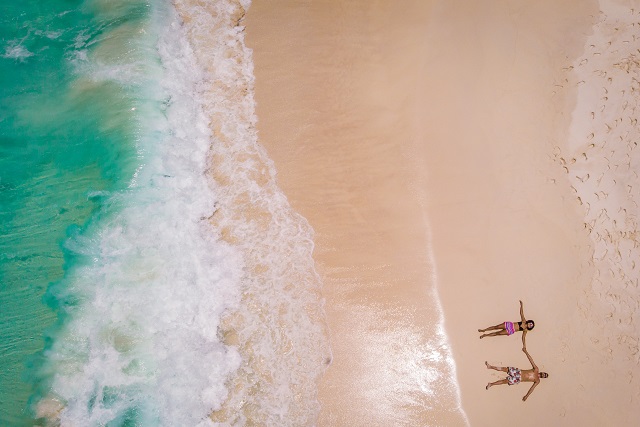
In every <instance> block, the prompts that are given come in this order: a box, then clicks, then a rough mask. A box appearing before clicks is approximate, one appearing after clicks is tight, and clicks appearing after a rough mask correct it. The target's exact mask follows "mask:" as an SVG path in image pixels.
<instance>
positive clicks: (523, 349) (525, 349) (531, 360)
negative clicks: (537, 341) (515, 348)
mask: <svg viewBox="0 0 640 427" xmlns="http://www.w3.org/2000/svg"><path fill="white" fill-rule="evenodd" d="M522 351H524V354H526V355H527V359H529V363H531V367H532V368H533V369H535V370H538V367H537V366H536V362H534V361H533V357H531V355H530V354H529V352H528V351H527V346H525V345H523V346H522Z"/></svg>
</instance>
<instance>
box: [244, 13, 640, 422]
mask: <svg viewBox="0 0 640 427" xmlns="http://www.w3.org/2000/svg"><path fill="white" fill-rule="evenodd" d="M613 2H614V3H615V1H613ZM609 3H610V2H609ZM598 7H599V4H598V2H597V1H595V0H594V1H591V2H590V3H589V5H588V7H585V4H584V2H580V1H577V0H576V1H569V2H563V3H562V4H557V3H556V2H552V1H543V2H538V3H536V4H527V5H522V4H520V3H517V2H514V1H512V2H506V3H500V4H498V3H497V2H492V3H488V4H483V5H469V4H462V2H446V3H445V2H438V1H429V2H418V1H416V2H409V3H407V4H405V5H404V7H403V8H401V9H398V8H397V7H394V5H393V4H392V2H379V3H377V4H376V5H375V6H372V5H369V4H367V3H366V2H362V4H350V5H341V6H340V7H338V6H336V5H333V4H331V3H330V2H314V3H310V4H296V3H293V2H288V1H284V0H281V1H277V2H275V3H273V2H271V3H269V5H266V3H265V2H260V1H258V0H254V3H253V5H252V6H251V8H250V9H249V12H248V16H247V21H246V23H247V44H248V46H249V47H250V48H252V49H253V51H254V54H253V56H254V64H255V72H254V73H255V76H256V100H257V106H258V107H257V115H258V118H259V121H258V131H259V141H260V143H261V144H262V145H264V146H265V147H266V149H267V151H268V153H269V156H270V157H271V158H272V159H273V161H274V163H275V164H276V169H277V171H278V177H277V179H278V183H279V185H280V186H281V188H282V189H283V191H284V192H285V194H286V195H287V197H288V198H289V200H290V202H291V204H292V206H293V207H294V209H295V210H296V211H297V212H300V213H301V214H302V215H303V216H304V217H305V218H307V220H308V221H309V223H310V224H311V226H312V227H313V228H314V229H315V232H316V237H315V242H316V248H315V251H314V258H315V260H316V263H317V266H318V270H319V272H320V274H321V276H322V277H323V281H324V291H323V292H324V295H325V298H326V307H325V309H326V312H327V318H328V322H329V327H330V330H331V345H332V350H333V355H334V361H333V364H332V365H331V366H330V367H329V369H328V371H327V373H326V374H325V376H324V377H323V379H322V380H321V383H320V386H319V400H320V403H321V406H322V409H321V414H320V419H319V425H326V426H334V425H344V424H356V425H359V424H358V423H362V425H364V424H366V425H389V422H390V420H393V422H394V423H395V424H396V425H416V422H418V424H420V423H423V424H428V423H429V422H434V420H437V423H440V424H446V425H469V424H471V425H489V424H496V425H502V424H505V425H506V424H507V423H510V422H512V420H513V419H518V420H519V421H518V422H519V424H521V425H523V426H529V425H530V426H537V425H543V424H548V425H567V426H570V425H576V424H582V425H594V424H593V422H594V420H598V419H600V420H601V421H604V420H603V418H601V417H606V421H607V422H614V423H615V422H619V423H620V425H623V424H624V423H625V422H627V421H629V420H630V419H631V418H630V417H633V414H634V413H637V412H638V411H637V404H636V403H635V402H636V400H637V398H638V396H636V395H634V394H633V393H629V390H630V388H629V387H633V381H635V380H633V381H630V382H629V385H628V386H627V385H624V386H618V385H617V384H616V378H617V379H618V380H619V379H620V378H626V377H625V375H626V373H627V370H629V369H631V371H630V372H632V369H633V366H635V365H633V363H635V362H634V361H633V360H625V361H624V366H615V367H614V366H613V365H612V364H611V363H612V362H611V360H616V361H620V360H621V359H622V357H621V356H620V355H618V356H616V357H613V358H609V361H608V362H607V363H608V365H607V367H606V369H604V368H603V367H602V365H601V364H602V362H603V358H604V359H605V360H606V359H607V355H606V351H607V349H606V348H604V347H603V346H602V344H600V345H594V342H597V341H598V340H601V341H604V340H607V341H608V340H609V338H608V337H606V336H605V335H603V333H602V325H601V324H599V323H598V322H597V321H595V320H597V319H596V318H595V317H593V316H592V317H591V318H589V317H588V316H587V315H586V314H585V313H587V312H588V310H589V308H590V305H589V304H594V301H595V300H594V298H595V297H593V298H592V297H589V295H595V293H594V282H593V277H594V274H597V273H596V271H595V270H594V269H593V267H592V266H591V265H590V261H591V260H592V257H593V254H594V251H593V245H592V243H591V241H590V239H589V235H588V233H587V232H586V231H585V227H584V224H583V216H584V211H583V210H582V207H581V205H580V203H579V200H578V199H577V198H576V194H575V192H574V191H572V187H571V185H572V183H571V182H570V180H569V179H568V177H567V174H566V172H565V170H564V169H563V168H562V166H563V165H560V164H559V163H558V162H559V160H558V157H559V156H560V153H562V154H563V155H564V154H565V153H564V152H563V151H562V150H565V149H566V147H567V146H568V139H569V135H570V132H569V127H570V125H571V123H572V120H574V117H573V114H574V111H575V109H576V108H577V107H578V98H577V89H576V87H577V86H576V85H577V82H575V81H572V80H571V79H572V78H573V77H572V74H571V73H572V69H573V67H574V66H573V65H572V64H573V61H575V60H576V59H577V58H579V57H580V55H582V54H583V51H584V48H585V42H586V41H587V38H588V37H589V35H590V34H591V33H592V32H593V29H594V27H593V25H595V24H596V20H597V17H598ZM578 11H579V13H578ZM390 16H392V17H393V18H390ZM399 22H401V23H402V25H399V24H398V23H399ZM431 239H432V241H433V245H432V250H433V252H432V253H430V250H431V248H430V246H429V245H430V240H431ZM427 283H428V284H430V285H431V286H437V288H436V287H432V288H429V289H432V290H435V292H436V293H437V294H438V295H439V299H440V302H441V304H442V309H443V310H444V315H445V319H444V322H445V325H444V328H446V332H447V334H448V343H446V342H445V343H443V344H442V348H443V349H444V350H445V351H444V353H443V354H444V355H445V356H444V357H445V358H446V357H447V355H449V356H450V355H451V354H453V356H454V359H455V369H452V370H450V371H448V372H447V374H446V375H444V376H447V375H448V376H449V377H450V376H451V375H454V374H453V373H452V372H453V371H454V370H457V384H459V387H460V394H461V398H462V403H461V405H462V408H463V409H461V408H460V407H459V406H460V405H459V403H457V400H456V399H458V396H457V395H456V393H457V390H456V387H457V385H456V381H453V383H451V384H449V385H448V386H447V387H442V384H444V383H440V384H439V388H438V387H436V388H435V389H433V390H435V394H432V395H429V392H425V391H424V390H421V389H420V387H419V386H418V383H416V382H413V383H411V382H410V381H404V379H407V378H410V377H411V373H410V372H408V371H402V370H395V371H394V370H393V369H391V371H393V375H391V376H389V375H387V373H388V372H389V371H388V370H387V368H388V367H389V366H394V365H393V364H394V362H395V361H396V360H397V359H398V358H402V357H403V356H406V355H409V356H411V355H412V354H413V355H415V353H412V351H411V346H410V345H405V344H407V343H408V342H410V341H411V339H412V340H414V341H413V342H414V343H416V342H418V343H423V342H424V341H421V339H422V338H425V337H430V338H433V337H434V336H435V335H436V332H434V330H433V329H430V328H432V327H433V325H434V324H438V320H437V318H438V316H437V314H434V313H437V311H438V308H437V306H438V303H437V299H438V298H435V299H434V298H432V297H430V296H429V292H428V290H427V288H425V287H424V286H422V285H423V284H427ZM585 295H587V296H588V297H585ZM519 299H521V300H523V301H524V312H525V315H526V316H527V317H528V318H532V319H534V320H535V321H536V329H535V330H534V331H532V332H531V333H530V334H528V335H527V345H528V349H529V352H530V353H531V355H532V357H533V358H534V360H535V361H536V363H537V364H538V365H539V367H540V369H541V370H543V371H547V372H549V373H550V378H549V379H547V380H543V383H542V384H541V385H540V386H539V387H538V388H537V389H536V392H535V393H534V394H533V395H532V397H531V398H530V399H529V400H528V401H527V403H526V405H522V403H521V398H522V396H524V395H525V393H526V392H527V390H528V387H527V385H524V384H523V385H520V387H497V388H492V389H491V390H490V391H485V389H484V386H485V385H486V383H487V382H489V381H495V380H496V379H499V378H501V376H500V375H498V373H495V372H493V371H487V369H486V368H485V366H484V361H485V360H487V361H489V363H491V364H494V365H502V366H519V367H522V368H523V369H526V368H528V361H527V358H526V356H525V355H524V354H523V353H522V351H521V343H520V340H519V338H520V336H519V335H517V336H516V337H509V338H506V337H498V338H489V339H488V340H487V339H485V340H482V341H481V340H479V339H478V335H479V334H478V333H477V329H478V328H484V327H487V326H489V325H493V324H496V323H498V322H502V321H505V320H510V321H513V320H518V317H519V314H518V300H519ZM434 300H435V301H434ZM596 300H597V298H596ZM422 304H427V305H429V304H431V305H430V307H429V308H424V307H422V306H421V305H422ZM373 332H375V333H373ZM408 337H410V338H411V339H408ZM416 337H419V338H416ZM631 338H632V336H631ZM631 338H629V339H631ZM416 339H417V341H416ZM394 340H396V342H398V343H399V345H398V346H397V348H396V349H395V350H396V351H395V352H394V351H392V350H391V349H390V348H391V347H389V346H388V345H387V341H391V342H394ZM403 340H404V341H403ZM594 340H595V341H594ZM611 348H613V347H609V350H610V349H611ZM398 349H399V350H398ZM389 354H392V355H393V357H392V358H388V357H387V358H385V356H388V355H389ZM415 360H417V359H415V358H414V359H413V361H415ZM401 364H404V365H411V363H410V362H409V361H408V360H403V361H402V363H401ZM428 364H429V363H428V361H427V360H424V359H423V360H422V361H421V362H419V363H418V365H416V366H418V367H419V368H420V369H421V368H424V367H425V366H426V365H428ZM636 364H637V363H636ZM420 369H418V371H419V370H420ZM427 372H428V370H427ZM433 372H434V371H431V373H433ZM443 372H444V371H443ZM610 373H612V374H613V375H612V376H611V377H610V376H609V374H610ZM439 374H442V372H440V373H439ZM454 376H455V375H454ZM362 378H364V380H363V379H362ZM454 380H455V378H454ZM598 382H600V383H601V384H606V386H607V393H608V395H607V397H606V398H603V396H601V392H600V389H601V388H600V387H601V386H600V387H599V386H598ZM389 384H394V385H395V386H396V388H395V390H394V389H393V388H392V387H389ZM412 387H413V391H411V388H412ZM412 392H413V396H414V397H415V396H419V397H417V398H416V399H415V400H414V401H413V403H414V404H415V405H414V406H411V405H409V406H408V407H409V408H410V409H409V410H405V409H406V408H407V406H405V407H402V405H400V406H394V405H392V404H388V402H389V400H390V399H391V400H393V398H394V397H397V401H403V399H404V398H405V397H407V396H410V395H412ZM385 393H387V394H386V395H384V396H382V395H381V394H385ZM388 393H391V398H390V397H389V394H388ZM394 393H397V394H396V395H394ZM629 394H631V396H630V397H629ZM636 394H637V393H636ZM433 396H436V397H435V398H433ZM629 398H630V399H631V403H633V404H634V405H636V406H633V407H632V408H630V410H628V411H625V410H624V408H625V404H624V403H622V402H625V403H626V402H627V401H628V399H629ZM421 399H422V400H421ZM443 400H449V402H450V403H451V402H453V404H452V405H451V406H450V407H449V408H448V409H447V410H443V411H442V412H437V411H436V412H434V413H429V412H428V411H426V410H424V408H425V407H426V406H428V404H430V403H431V402H433V401H436V402H441V401H443ZM405 402H406V401H405ZM396 403H397V402H396ZM596 406H597V407H598V408H599V409H598V413H596V412H595V411H596V409H595V408H596ZM380 408H382V409H381V410H380ZM467 417H468V418H467ZM417 420H419V421H417ZM443 420H446V421H443ZM412 423H413V424H412Z"/></svg>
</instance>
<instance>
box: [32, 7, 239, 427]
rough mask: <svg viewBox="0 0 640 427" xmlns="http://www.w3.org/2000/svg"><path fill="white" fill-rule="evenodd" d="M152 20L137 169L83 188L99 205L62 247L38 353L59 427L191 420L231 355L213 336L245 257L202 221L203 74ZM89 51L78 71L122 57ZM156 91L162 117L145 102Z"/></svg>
mask: <svg viewBox="0 0 640 427" xmlns="http://www.w3.org/2000/svg"><path fill="white" fill-rule="evenodd" d="M167 13H168V14H169V15H172V14H171V13H170V12H167ZM158 19H161V18H158ZM162 19H164V20H168V21H169V22H170V23H171V24H170V25H171V27H170V31H165V32H164V35H163V37H162V38H161V40H160V41H159V42H158V45H159V51H160V54H161V57H162V67H163V70H160V69H158V68H156V69H154V68H153V67H151V68H149V67H147V71H150V72H152V73H151V74H152V75H151V76H149V75H145V77H146V78H149V79H150V81H151V82H152V83H157V82H154V80H155V79H156V78H161V83H162V84H161V87H162V91H161V92H160V93H157V91H155V90H154V89H153V88H152V87H148V88H147V89H146V91H147V92H148V93H147V95H148V98H149V99H150V100H151V101H154V102H151V103H146V104H143V108H135V107H134V108H132V109H131V111H132V113H131V114H136V116H135V117H134V120H133V121H134V122H136V121H137V122H138V126H139V131H138V134H139V139H138V141H137V144H138V152H139V154H140V156H141V160H142V162H143V165H142V166H141V167H140V168H139V170H138V171H137V173H136V176H135V178H134V180H132V183H131V185H130V188H129V189H128V190H127V191H125V192H123V193H114V194H105V193H94V194H91V195H90V197H92V198H94V199H96V200H100V201H101V203H102V204H103V210H104V211H103V213H102V215H101V218H100V219H99V220H96V221H94V223H92V224H91V225H89V226H88V227H87V230H85V231H84V232H83V233H82V234H81V235H78V236H76V237H74V238H72V239H70V240H69V241H68V242H67V244H66V249H67V250H68V251H69V252H70V253H73V254H75V256H76V259H77V262H76V264H75V266H74V267H72V269H71V270H70V271H69V272H68V274H67V276H66V278H65V281H64V282H63V284H62V285H61V286H58V287H57V288H56V290H55V292H56V293H57V295H56V296H57V298H58V300H59V301H63V302H71V303H69V304H68V305H67V307H66V309H65V310H64V311H65V313H66V314H67V315H68V316H67V318H66V319H67V321H66V322H65V323H64V324H63V326H62V329H61V330H59V331H58V332H57V333H56V335H55V342H54V344H53V346H52V347H51V348H50V349H49V350H48V351H47V352H46V357H47V359H48V365H47V368H48V369H50V370H51V371H52V372H54V375H53V380H52V388H51V394H50V396H48V397H47V398H45V399H44V400H42V401H41V402H40V404H39V409H40V412H41V414H44V415H46V413H45V412H49V415H50V416H51V413H50V411H49V409H47V408H51V406H52V405H51V402H55V401H60V402H62V408H61V409H60V410H59V412H57V415H55V418H58V419H59V421H60V422H61V424H62V425H86V426H90V425H105V424H106V423H108V422H110V421H116V422H120V423H123V422H124V421H125V420H127V419H131V420H136V422H138V423H140V424H136V425H154V426H155V425H166V426H174V425H184V426H189V425H197V424H199V423H201V422H203V420H205V421H206V420H207V416H208V415H209V414H210V413H211V412H212V411H213V410H215V409H217V408H219V407H220V405H221V404H222V402H223V401H224V399H225V397H226V395H227V390H226V387H225V380H226V378H227V377H228V376H229V374H230V373H231V372H233V371H234V370H236V369H237V368H238V366H239V364H240V361H241V359H240V356H239V354H238V352H237V351H236V350H234V349H233V348H230V347H228V346H225V345H223V344H222V343H221V342H220V340H219V338H218V335H217V331H218V326H219V322H220V319H221V317H222V314H223V312H224V311H225V310H228V309H231V308H234V307H235V306H236V305H237V304H238V296H239V282H240V278H241V276H242V268H243V263H242V259H241V258H240V256H239V254H238V251H237V250H235V249H234V248H232V247H231V246H230V245H229V244H228V243H225V242H222V241H220V240H219V239H217V238H216V235H215V234H214V232H213V230H212V226H211V224H210V223H209V222H208V221H207V220H206V218H208V217H210V216H211V214H212V213H213V211H214V205H215V194H214V193H213V191H212V189H211V186H210V182H209V179H208V178H207V176H206V174H205V171H206V170H207V168H208V152H209V145H210V135H209V129H208V127H207V121H208V119H207V118H206V117H205V115H204V114H203V113H202V110H201V108H200V102H201V100H200V99H199V97H198V95H197V90H196V89H197V86H198V84H199V82H200V81H201V80H202V78H203V76H202V74H201V73H200V72H199V71H198V69H199V68H198V65H197V64H196V63H195V61H194V58H193V55H192V53H191V49H190V47H189V44H188V43H187V42H186V39H185V38H184V34H183V32H182V28H181V26H180V24H179V22H178V21H177V18H176V17H175V16H168V17H164V18H162ZM94 52H95V51H94ZM95 57H96V55H94V56H93V57H92V56H91V55H88V56H87V57H86V58H87V61H92V60H93V61H94V62H92V63H90V64H89V66H87V67H84V68H80V69H79V72H80V73H85V75H84V76H81V78H82V79H87V78H88V79H95V75H91V74H90V73H92V72H93V70H95V69H96V68H98V69H99V68H100V67H101V66H102V64H104V66H105V67H107V68H108V67H110V66H112V64H113V63H114V62H115V63H116V65H117V66H120V67H124V68H125V69H126V67H128V66H130V65H131V64H130V63H127V62H126V61H123V59H122V57H120V56H114V58H115V59H114V60H113V61H111V63H108V58H109V56H108V55H106V56H101V61H102V63H98V62H97V61H95ZM97 72H98V73H100V72H101V71H100V70H98V71H97ZM86 73H89V75H86ZM139 77H140V76H133V77H130V78H128V79H127V82H130V81H132V80H136V78H138V80H139ZM108 79H109V74H101V75H100V78H99V80H101V81H104V80H108ZM113 79H114V80H115V81H116V82H118V81H120V80H121V79H120V77H119V76H114V77H113ZM142 86H143V87H144V85H142ZM162 99H166V102H165V104H166V105H167V107H166V110H165V111H164V115H163V114H161V113H162V112H161V111H160V110H159V108H158V107H154V106H157V105H159V104H160V103H159V102H158V101H160V100H162ZM54 406H55V405H54Z"/></svg>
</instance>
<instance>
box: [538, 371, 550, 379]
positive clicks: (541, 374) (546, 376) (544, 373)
mask: <svg viewBox="0 0 640 427" xmlns="http://www.w3.org/2000/svg"><path fill="white" fill-rule="evenodd" d="M540 378H549V374H547V373H546V372H540Z"/></svg>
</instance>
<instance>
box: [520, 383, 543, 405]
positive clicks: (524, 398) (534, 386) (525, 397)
mask: <svg viewBox="0 0 640 427" xmlns="http://www.w3.org/2000/svg"><path fill="white" fill-rule="evenodd" d="M538 384H540V382H536V383H533V384H532V385H531V388H530V389H529V391H528V392H527V394H525V395H524V397H523V398H522V401H523V402H524V401H525V400H527V399H528V398H529V395H530V394H531V393H533V389H534V388H536V386H537V385H538Z"/></svg>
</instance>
